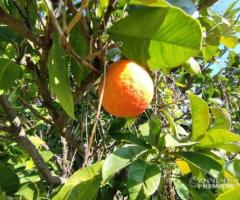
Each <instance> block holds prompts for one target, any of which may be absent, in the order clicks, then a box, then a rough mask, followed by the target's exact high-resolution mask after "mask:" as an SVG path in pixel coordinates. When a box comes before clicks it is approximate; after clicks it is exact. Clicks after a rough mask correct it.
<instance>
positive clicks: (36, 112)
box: [18, 97, 54, 126]
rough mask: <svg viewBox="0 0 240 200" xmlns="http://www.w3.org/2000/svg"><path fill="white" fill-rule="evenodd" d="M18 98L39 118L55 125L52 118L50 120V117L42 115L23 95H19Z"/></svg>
mask: <svg viewBox="0 0 240 200" xmlns="http://www.w3.org/2000/svg"><path fill="white" fill-rule="evenodd" d="M18 100H19V101H20V102H21V104H23V105H24V106H26V107H27V108H28V109H29V110H30V111H31V112H32V113H33V114H34V115H35V116H36V117H37V118H39V119H41V120H43V121H44V122H46V123H47V124H50V125H52V126H54V124H53V122H52V121H51V120H49V119H47V118H45V117H43V116H42V115H40V114H39V113H38V111H37V110H36V109H35V108H33V107H32V106H31V105H30V104H28V103H27V102H25V101H24V100H23V99H22V98H21V97H18Z"/></svg>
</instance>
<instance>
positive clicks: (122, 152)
mask: <svg viewBox="0 0 240 200" xmlns="http://www.w3.org/2000/svg"><path fill="white" fill-rule="evenodd" d="M147 150H148V149H147V148H145V147H142V146H138V145H125V146H123V147H120V148H118V149H117V150H115V151H114V152H113V153H111V154H110V155H109V156H108V157H107V158H106V160H105V161H104V163H103V168H102V177H103V181H107V180H108V179H109V178H111V177H112V176H113V175H114V174H115V173H117V172H118V171H119V170H121V169H123V168H124V167H126V166H128V165H129V164H130V163H132V162H133V161H134V160H135V159H136V158H138V157H139V156H141V155H142V154H143V153H145V152H146V151H147Z"/></svg>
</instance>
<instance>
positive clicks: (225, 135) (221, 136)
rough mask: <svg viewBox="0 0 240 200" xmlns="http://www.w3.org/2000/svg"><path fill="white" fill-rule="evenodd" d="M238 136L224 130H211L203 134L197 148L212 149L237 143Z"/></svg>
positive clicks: (239, 139) (239, 138) (239, 136)
mask: <svg viewBox="0 0 240 200" xmlns="http://www.w3.org/2000/svg"><path fill="white" fill-rule="evenodd" d="M239 141H240V135H237V134H235V133H232V132H230V131H227V130H224V129H211V130H209V131H208V132H206V133H205V135H204V137H203V138H202V139H201V140H200V141H199V144H198V146H199V147H202V148H214V147H216V148H217V147H219V146H220V145H223V144H227V143H229V142H239Z"/></svg>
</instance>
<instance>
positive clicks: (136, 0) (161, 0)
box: [129, 0, 171, 7]
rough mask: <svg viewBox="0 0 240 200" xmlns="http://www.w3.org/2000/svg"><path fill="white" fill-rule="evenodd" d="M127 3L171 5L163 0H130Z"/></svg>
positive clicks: (158, 5)
mask: <svg viewBox="0 0 240 200" xmlns="http://www.w3.org/2000/svg"><path fill="white" fill-rule="evenodd" d="M129 4H130V5H131V4H132V5H142V6H150V7H171V4H170V3H168V2H167V1H165V0H154V1H152V0H130V2H129Z"/></svg>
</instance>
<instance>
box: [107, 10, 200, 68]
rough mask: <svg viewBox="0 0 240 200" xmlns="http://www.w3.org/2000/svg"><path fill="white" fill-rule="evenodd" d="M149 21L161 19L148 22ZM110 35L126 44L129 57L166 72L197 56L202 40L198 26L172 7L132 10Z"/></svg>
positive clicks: (124, 45)
mask: <svg viewBox="0 0 240 200" xmlns="http://www.w3.org/2000/svg"><path fill="white" fill-rule="evenodd" d="M149 19H158V20H155V21H154V22H152V23H149ZM128 27H131V28H128ZM108 32H109V34H110V36H111V38H112V39H113V40H115V41H120V42H123V46H122V47H121V49H122V52H123V54H124V55H125V56H126V57H128V58H129V59H132V60H134V61H136V62H137V63H140V64H142V65H147V66H149V67H150V68H152V69H162V70H165V71H168V70H169V69H171V68H173V67H176V66H178V65H180V64H182V63H184V62H186V61H187V60H188V59H189V58H190V57H193V56H195V55H197V54H198V53H199V50H200V48H201V41H202V32H201V27H200V25H199V23H198V22H197V21H196V20H195V19H193V18H192V17H190V16H189V15H187V14H186V13H184V12H183V11H182V10H181V9H178V8H173V7H168V8H141V9H136V10H133V11H131V12H130V13H129V16H127V17H126V18H124V19H122V20H119V21H118V22H116V23H115V24H114V25H113V26H112V27H111V28H110V29H109V30H108Z"/></svg>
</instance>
